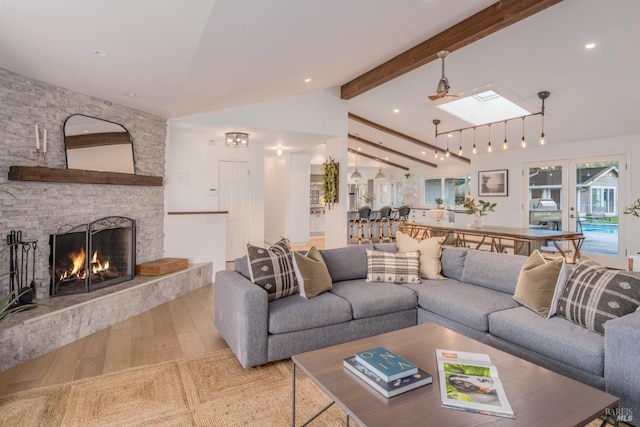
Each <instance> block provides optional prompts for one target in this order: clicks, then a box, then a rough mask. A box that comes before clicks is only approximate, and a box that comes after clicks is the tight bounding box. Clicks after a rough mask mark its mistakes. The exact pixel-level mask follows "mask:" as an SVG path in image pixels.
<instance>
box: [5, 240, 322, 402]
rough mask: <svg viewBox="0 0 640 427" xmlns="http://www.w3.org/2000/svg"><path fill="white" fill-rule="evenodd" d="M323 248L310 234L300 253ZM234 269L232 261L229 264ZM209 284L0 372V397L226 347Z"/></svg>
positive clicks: (320, 242) (228, 266) (211, 287)
mask: <svg viewBox="0 0 640 427" xmlns="http://www.w3.org/2000/svg"><path fill="white" fill-rule="evenodd" d="M311 245H315V246H316V247H318V248H319V249H322V248H324V238H323V237H321V236H318V237H316V236H314V237H313V238H312V239H311V241H310V242H309V243H308V245H306V246H302V247H295V248H293V249H295V250H302V249H305V248H309V247H310V246H311ZM227 268H233V263H227ZM214 286H215V285H213V284H209V285H207V286H204V287H202V288H200V289H197V290H195V291H192V292H189V293H188V294H185V295H183V296H181V297H178V298H176V299H174V300H172V301H169V302H167V303H165V304H162V305H160V306H158V307H156V308H153V309H151V310H149V311H146V312H144V313H141V314H139V315H137V316H134V317H132V318H130V319H127V320H125V321H123V322H120V323H117V324H115V325H113V326H111V327H110V328H107V329H104V330H102V331H100V332H96V333H95V334H93V335H89V336H88V337H85V338H82V339H80V340H78V341H75V342H73V343H71V344H67V345H65V346H64V347H60V348H59V349H57V350H54V351H51V352H49V353H47V354H45V355H42V356H40V357H37V358H35V359H33V360H30V361H29V362H26V363H23V364H22V365H18V366H16V367H13V368H11V369H8V370H6V371H4V372H0V396H4V395H7V394H10V393H15V392H18V391H22V390H28V389H32V388H36V387H42V386H48V385H53V384H59V383H64V382H68V381H73V380H79V379H82V378H88V377H93V376H97V375H101V374H105V373H109V372H114V371H118V370H121V369H126V368H130V367H133V366H140V365H146V364H149V363H159V362H164V361H168V360H175V359H179V358H181V357H190V356H197V355H200V354H204V353H207V352H209V351H213V350H218V349H222V348H226V347H228V346H227V344H226V342H225V341H224V340H223V339H222V337H221V336H220V334H219V333H218V330H217V329H216V327H215V325H214V323H213V322H214V317H213V301H214Z"/></svg>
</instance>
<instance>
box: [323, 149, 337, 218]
mask: <svg viewBox="0 0 640 427" xmlns="http://www.w3.org/2000/svg"><path fill="white" fill-rule="evenodd" d="M322 198H323V199H324V202H325V204H326V206H327V208H328V209H331V206H332V205H333V204H334V203H338V162H336V161H335V160H333V159H332V158H331V157H329V160H327V161H326V162H324V163H323V164H322Z"/></svg>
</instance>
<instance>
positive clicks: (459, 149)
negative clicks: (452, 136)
mask: <svg viewBox="0 0 640 427" xmlns="http://www.w3.org/2000/svg"><path fill="white" fill-rule="evenodd" d="M459 145H460V146H459V147H458V156H462V131H460V141H459Z"/></svg>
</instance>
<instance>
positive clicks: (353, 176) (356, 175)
mask: <svg viewBox="0 0 640 427" xmlns="http://www.w3.org/2000/svg"><path fill="white" fill-rule="evenodd" d="M351 178H353V179H360V178H362V174H361V173H360V171H358V134H356V170H355V171H353V173H352V174H351Z"/></svg>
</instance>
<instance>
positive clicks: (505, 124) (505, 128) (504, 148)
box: [502, 120, 509, 150]
mask: <svg viewBox="0 0 640 427" xmlns="http://www.w3.org/2000/svg"><path fill="white" fill-rule="evenodd" d="M507 148H509V146H508V145H507V121H506V120H505V121H504V142H503V143H502V149H503V150H506V149H507Z"/></svg>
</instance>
